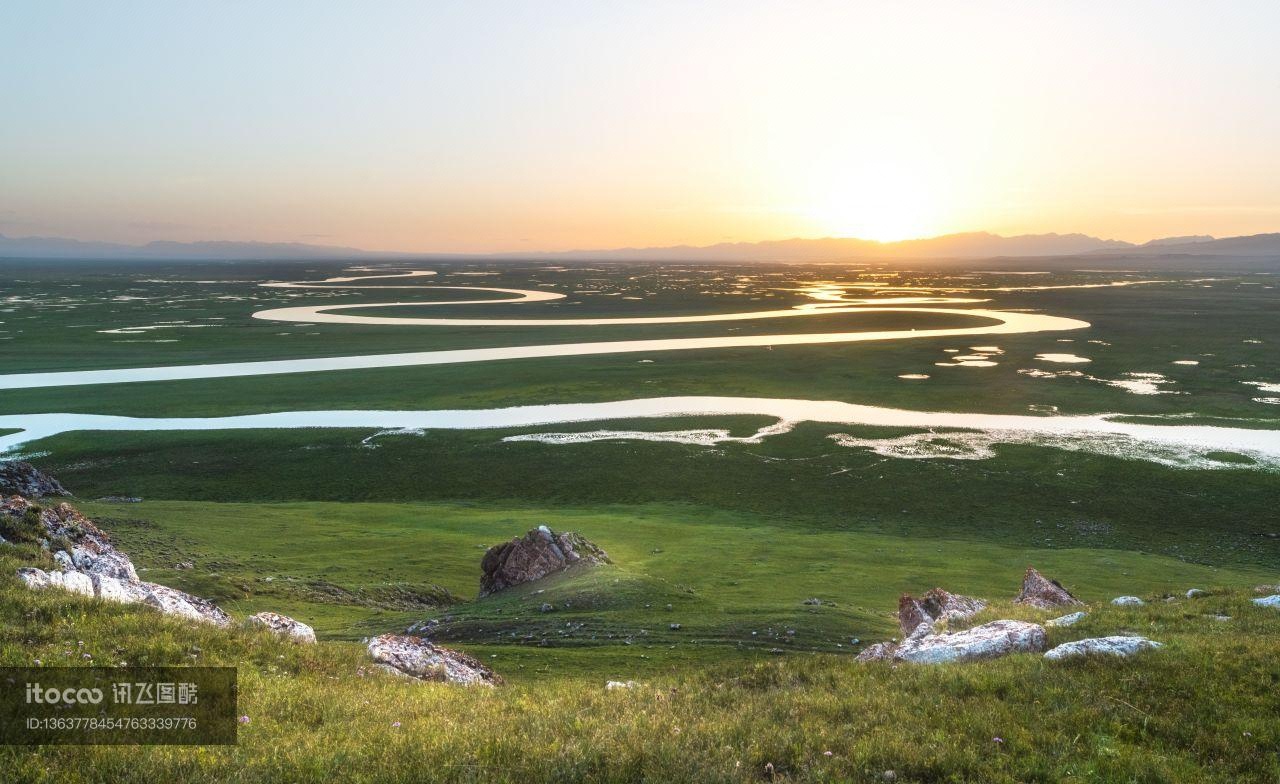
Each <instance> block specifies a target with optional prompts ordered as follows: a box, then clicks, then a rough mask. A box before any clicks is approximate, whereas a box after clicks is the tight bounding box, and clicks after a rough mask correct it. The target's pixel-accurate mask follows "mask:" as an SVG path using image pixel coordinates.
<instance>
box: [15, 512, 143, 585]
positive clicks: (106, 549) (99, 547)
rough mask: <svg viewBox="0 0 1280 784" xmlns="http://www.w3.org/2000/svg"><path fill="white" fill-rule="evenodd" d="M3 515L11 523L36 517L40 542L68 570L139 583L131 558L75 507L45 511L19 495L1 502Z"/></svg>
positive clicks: (36, 534)
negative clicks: (11, 521)
mask: <svg viewBox="0 0 1280 784" xmlns="http://www.w3.org/2000/svg"><path fill="white" fill-rule="evenodd" d="M0 515H4V516H6V517H8V518H10V519H11V520H18V519H23V518H26V517H28V516H35V518H36V519H37V521H38V530H37V531H36V533H35V536H36V538H37V540H38V541H39V542H40V544H41V545H43V546H44V547H46V548H48V549H49V550H50V551H52V553H53V557H54V559H55V560H56V561H58V563H59V565H61V566H62V567H63V568H64V569H74V570H76V571H79V572H86V573H88V574H101V575H106V576H108V577H118V578H120V579H123V580H137V579H138V572H137V571H136V570H135V569H134V568H133V562H132V561H130V560H129V557H128V556H127V555H125V554H124V553H122V552H120V551H119V550H117V549H116V548H115V545H113V544H111V537H109V536H107V534H106V532H104V531H103V530H102V529H100V528H98V527H97V526H96V525H94V524H93V521H91V520H90V519H89V518H87V517H85V516H84V515H82V514H80V512H79V511H78V510H77V509H76V508H75V507H74V506H72V505H71V504H67V503H61V504H58V505H57V506H49V507H44V506H40V505H39V504H35V503H32V502H31V501H28V500H27V499H26V498H23V497H22V496H18V495H15V496H9V497H8V498H5V499H3V500H0ZM68 545H69V547H68Z"/></svg>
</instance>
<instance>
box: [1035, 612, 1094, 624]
mask: <svg viewBox="0 0 1280 784" xmlns="http://www.w3.org/2000/svg"><path fill="white" fill-rule="evenodd" d="M1088 615H1089V613H1086V612H1073V613H1069V614H1067V615H1064V616H1062V617H1061V618H1054V619H1053V620H1051V621H1045V622H1044V625H1045V626H1075V625H1076V624H1077V623H1080V622H1081V621H1083V620H1084V619H1085V618H1086V617H1087V616H1088Z"/></svg>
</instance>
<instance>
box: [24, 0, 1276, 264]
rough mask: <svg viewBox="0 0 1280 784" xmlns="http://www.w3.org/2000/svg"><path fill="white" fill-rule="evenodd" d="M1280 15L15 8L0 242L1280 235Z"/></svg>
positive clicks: (572, 244)
mask: <svg viewBox="0 0 1280 784" xmlns="http://www.w3.org/2000/svg"><path fill="white" fill-rule="evenodd" d="M1277 31H1280V2H1275V0H1264V1H1262V2H1222V3H1211V2H1175V1H1174V0H1160V1H1159V2H1084V1H1082V0H1073V1H1072V2H1060V3H1058V2H1035V3H1028V2H938V3H903V2H893V1H889V2H882V3H881V2H874V3H873V2H863V3H859V2H849V1H848V0H846V1H845V2H831V3H820V2H795V1H794V0H793V1H792V2H778V3H750V2H724V3H710V2H707V3H693V2H635V3H606V2H603V1H602V0H594V1H593V2H580V3H579V2H568V1H565V0H554V1H553V0H547V1H546V2H539V3H533V2H507V3H489V2H474V1H473V2H459V3H445V2H430V3H427V2H404V3H392V2H368V3H357V2H350V3H338V2H330V3H320V2H296V3H293V2H278V1H276V0H272V1H271V2H214V3H210V2H199V3H198V2H153V3H127V2H111V3H101V2H79V3H64V2H28V3H16V2H15V3H5V4H4V5H3V7H0V73H3V74H4V80H3V88H0V89H2V98H3V118H4V121H3V122H2V123H0V233H3V234H6V235H8V236H27V235H56V236H64V237H75V238H79V239H101V240H110V241H120V242H145V241H149V240H153V239H172V240H201V239H244V240H250V239H252V240H269V241H300V242H314V243H321V244H338V245H353V246H359V247H364V248H371V249H396V250H435V251H500V250H533V249H569V248H599V247H621V246H640V245H670V244H683V243H689V244H709V243H715V242H721V241H726V240H734V241H752V240H761V239H776V238H782V237H792V236H828V235H834V236H858V237H865V238H870V239H885V240H889V239H901V238H906V237H916V236H928V235H936V234H942V233H949V232H957V231H971V230H990V231H994V232H998V233H1002V234H1016V233H1031V232H1048V231H1058V232H1073V231H1080V232H1085V233H1088V234H1094V235H1098V236H1102V237H1108V238H1118V239H1126V240H1134V241H1143V240H1147V239H1151V238H1153V237H1158V236H1167V235H1179V234H1193V233H1195V234H1200V233H1208V234H1214V235H1218V236H1222V235H1231V234H1249V233H1259V232H1265V231H1278V230H1280V44H1278V43H1277Z"/></svg>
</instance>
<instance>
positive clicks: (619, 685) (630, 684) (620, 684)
mask: <svg viewBox="0 0 1280 784" xmlns="http://www.w3.org/2000/svg"><path fill="white" fill-rule="evenodd" d="M639 685H640V684H638V683H636V682H635V681H609V682H608V683H606V684H605V685H604V688H605V691H613V690H614V689H634V688H635V687H637V686H639Z"/></svg>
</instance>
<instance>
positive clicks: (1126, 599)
mask: <svg viewBox="0 0 1280 784" xmlns="http://www.w3.org/2000/svg"><path fill="white" fill-rule="evenodd" d="M1111 603H1112V604H1114V605H1116V606H1118V607H1140V606H1141V605H1144V604H1146V602H1144V601H1142V600H1141V599H1139V598H1138V597H1136V596H1117V597H1116V598H1114V599H1112V600H1111Z"/></svg>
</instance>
